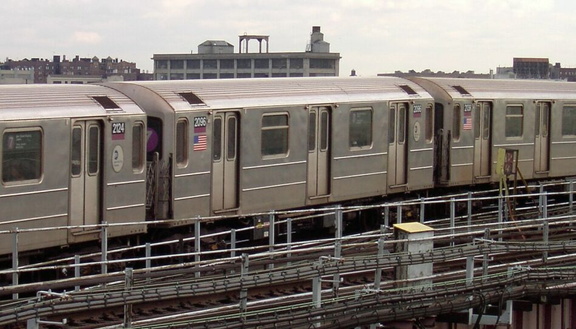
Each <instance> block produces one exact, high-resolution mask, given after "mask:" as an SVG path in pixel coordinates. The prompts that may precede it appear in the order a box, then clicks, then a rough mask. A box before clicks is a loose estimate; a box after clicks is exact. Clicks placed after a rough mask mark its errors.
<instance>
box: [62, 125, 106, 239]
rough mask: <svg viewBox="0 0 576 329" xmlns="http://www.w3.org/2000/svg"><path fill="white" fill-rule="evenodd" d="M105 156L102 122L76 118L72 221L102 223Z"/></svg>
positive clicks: (73, 141)
mask: <svg viewBox="0 0 576 329" xmlns="http://www.w3.org/2000/svg"><path fill="white" fill-rule="evenodd" d="M101 156H102V128H101V124H100V122H99V121H96V120H85V121H75V122H74V123H73V125H72V145H71V159H70V160H71V163H70V225H95V224H99V223H100V220H101V214H102V213H101V211H102V210H101V209H102V206H101V203H102V193H101V177H102V168H101V163H102V159H101ZM92 229H94V228H92ZM84 230H88V229H84Z"/></svg>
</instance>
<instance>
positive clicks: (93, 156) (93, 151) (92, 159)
mask: <svg viewBox="0 0 576 329" xmlns="http://www.w3.org/2000/svg"><path fill="white" fill-rule="evenodd" d="M99 169H100V127H98V126H95V125H94V126H90V127H89V128H88V174H89V175H96V174H98V171H99Z"/></svg>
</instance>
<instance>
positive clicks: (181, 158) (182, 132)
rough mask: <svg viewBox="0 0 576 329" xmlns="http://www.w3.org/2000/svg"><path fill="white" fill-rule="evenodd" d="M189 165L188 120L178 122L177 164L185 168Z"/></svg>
mask: <svg viewBox="0 0 576 329" xmlns="http://www.w3.org/2000/svg"><path fill="white" fill-rule="evenodd" d="M187 163H188V120H186V119H180V120H178V122H176V164H177V165H178V166H180V167H185V166H186V164H187Z"/></svg>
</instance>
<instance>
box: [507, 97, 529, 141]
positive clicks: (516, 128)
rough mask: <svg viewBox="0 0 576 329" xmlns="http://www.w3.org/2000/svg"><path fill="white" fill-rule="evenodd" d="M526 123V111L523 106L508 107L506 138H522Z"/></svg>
mask: <svg viewBox="0 0 576 329" xmlns="http://www.w3.org/2000/svg"><path fill="white" fill-rule="evenodd" d="M523 123H524V109H523V108H522V105H508V106H506V127H505V129H504V131H505V136H506V137H522V132H523V125H524V124H523Z"/></svg>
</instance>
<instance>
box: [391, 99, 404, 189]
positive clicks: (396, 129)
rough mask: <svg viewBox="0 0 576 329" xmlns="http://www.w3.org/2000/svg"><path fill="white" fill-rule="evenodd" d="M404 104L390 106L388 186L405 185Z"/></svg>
mask: <svg viewBox="0 0 576 329" xmlns="http://www.w3.org/2000/svg"><path fill="white" fill-rule="evenodd" d="M407 111H408V106H407V104H406V103H393V104H392V105H391V106H390V118H389V122H388V125H389V127H388V185H389V186H394V185H403V184H406V167H407V163H406V156H407V146H408V143H407V142H406V127H407Z"/></svg>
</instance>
